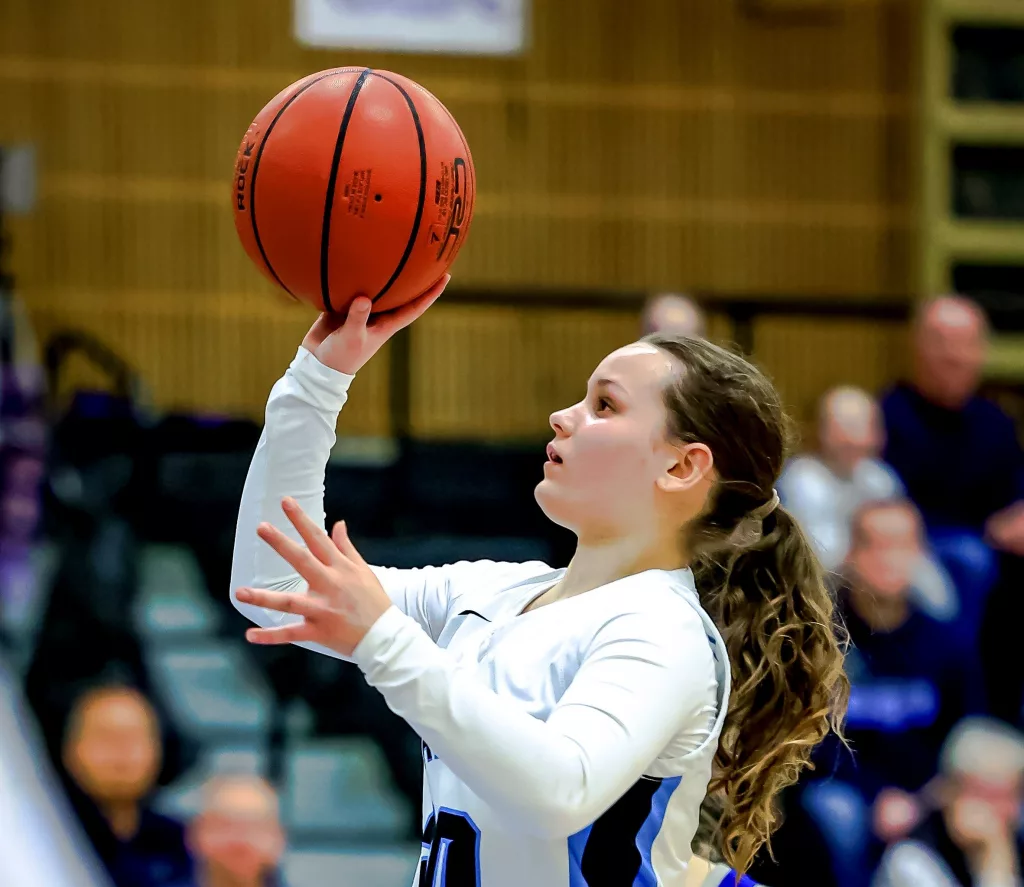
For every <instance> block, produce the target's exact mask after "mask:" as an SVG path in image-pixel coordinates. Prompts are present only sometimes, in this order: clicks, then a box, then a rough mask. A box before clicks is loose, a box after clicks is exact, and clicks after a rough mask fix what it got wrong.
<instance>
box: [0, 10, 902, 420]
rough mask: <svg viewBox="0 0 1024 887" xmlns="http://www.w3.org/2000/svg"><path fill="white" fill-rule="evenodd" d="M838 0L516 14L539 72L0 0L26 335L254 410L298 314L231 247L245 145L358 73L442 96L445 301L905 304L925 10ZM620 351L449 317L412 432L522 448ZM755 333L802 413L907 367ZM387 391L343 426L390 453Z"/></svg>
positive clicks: (591, 323)
mask: <svg viewBox="0 0 1024 887" xmlns="http://www.w3.org/2000/svg"><path fill="white" fill-rule="evenodd" d="M830 5H831V6H832V7H833V8H834V11H833V12H831V13H826V14H822V15H811V16H806V17H805V16H798V17H772V16H763V15H762V16H755V15H751V14H750V13H749V12H744V11H742V9H741V7H743V6H744V4H743V3H742V2H741V0H633V2H631V3H622V2H621V0H533V26H532V47H531V49H530V51H529V52H528V53H526V54H525V55H523V56H522V57H519V58H513V59H479V58H460V57H449V56H415V55H411V56H393V55H391V56H382V55H379V54H372V53H365V52H354V51H353V52H344V53H342V52H325V51H310V50H305V49H302V48H300V47H299V46H298V45H297V44H296V43H295V42H294V41H293V39H292V36H291V34H292V31H291V4H290V2H287V0H274V2H265V3H251V2H242V0H215V2H211V0H175V2H173V3H167V2H158V0H89V2H83V0H45V2H40V0H5V2H3V3H0V108H2V113H0V141H3V142H6V141H26V140H31V141H33V142H35V143H36V144H37V146H38V148H39V159H40V172H41V178H40V201H39V205H38V207H37V209H36V211H35V213H34V214H33V215H32V216H30V217H27V218H24V219H16V220H14V221H13V222H12V224H11V226H10V227H11V233H12V234H13V236H14V238H15V241H14V242H15V246H14V251H13V262H14V267H15V270H16V273H17V277H18V281H19V287H20V289H21V291H22V293H23V295H24V298H25V300H26V302H27V304H28V306H29V309H30V311H31V314H32V316H33V318H34V319H35V321H36V323H37V325H38V329H39V332H40V334H41V335H42V336H43V337H45V336H46V335H47V334H48V333H49V332H50V331H52V330H54V329H56V328H58V327H62V326H76V327H84V328H87V329H90V330H94V331H96V332H98V333H99V334H100V335H101V336H102V337H103V338H104V339H105V340H107V341H108V342H110V343H111V344H112V345H113V346H114V347H115V348H116V349H117V350H119V351H120V352H121V353H123V354H125V355H126V356H127V357H128V358H129V359H130V360H131V361H133V362H134V363H135V364H136V365H137V366H138V367H139V368H140V370H141V371H142V373H143V375H144V377H145V379H146V380H147V382H148V383H149V385H150V386H151V388H152V391H153V393H154V397H155V399H156V401H157V403H158V404H159V405H161V406H163V407H175V408H187V409H202V410H215V411H224V412H241V413H245V414H249V415H253V416H258V415H259V414H260V412H261V410H262V405H263V403H264V400H265V396H266V393H267V390H268V388H269V386H270V385H271V384H272V382H273V380H274V379H275V378H276V377H277V375H278V374H279V373H280V371H281V369H282V368H283V366H284V365H285V363H286V362H287V360H288V359H289V357H290V355H291V354H292V353H293V351H294V349H295V347H296V345H297V343H298V341H299V339H300V337H301V333H302V331H303V329H304V328H305V326H306V325H307V323H308V322H309V320H310V317H309V315H308V314H307V313H306V312H305V311H304V310H302V309H299V308H296V307H295V306H292V305H290V304H286V303H285V302H283V301H282V300H281V299H280V298H279V297H277V296H276V295H275V294H273V293H272V292H271V290H270V288H269V286H268V285H266V284H264V282H263V280H262V278H261V277H260V276H259V275H258V273H257V272H256V271H255V269H254V268H253V267H251V265H250V264H249V262H248V260H247V259H246V258H245V256H244V254H243V252H242V249H241V247H240V246H239V245H238V243H237V240H236V237H235V233H234V229H233V223H232V219H231V210H230V200H229V184H230V177H231V167H232V163H233V160H234V155H235V151H236V148H237V145H238V142H239V139H240V138H241V136H242V133H243V132H244V131H245V128H246V126H247V125H248V123H249V122H250V120H251V119H252V117H253V116H254V115H255V114H256V112H257V111H258V110H259V109H260V107H262V105H263V104H264V103H265V102H266V101H267V100H268V99H269V98H270V97H271V96H272V95H274V94H275V93H276V92H277V91H278V90H279V89H280V88H282V87H284V86H285V85H287V84H288V83H289V82H291V81H293V80H295V79H297V78H298V77H300V76H302V75H304V74H306V73H308V72H310V71H314V70H318V69H321V68H326V67H330V66H334V65H339V64H343V63H344V64H351V63H366V64H368V65H371V66H375V67H382V68H392V69H397V70H400V71H401V72H403V73H405V74H407V75H409V76H411V77H413V78H414V79H417V80H419V81H421V82H422V83H423V84H424V85H426V86H427V87H428V88H429V89H431V90H433V91H434V92H435V93H436V94H437V95H438V96H439V97H440V98H441V99H442V100H443V101H444V102H445V103H446V104H447V105H448V106H449V108H450V109H451V110H452V112H453V113H454V114H455V116H456V117H457V118H458V119H459V121H460V122H461V124H462V126H463V129H464V130H465V132H466V134H467V137H468V139H469V141H470V144H471V146H472V148H473V152H474V157H475V160H476V164H477V170H478V177H479V183H480V195H479V202H478V208H477V216H476V220H475V222H474V230H473V232H472V234H471V236H470V241H469V245H468V246H467V248H466V249H465V250H464V251H463V253H462V256H461V257H460V260H459V263H458V264H457V266H456V269H455V283H454V284H453V286H459V287H462V288H466V289H473V290H480V291H486V290H489V289H502V290H515V289H520V288H533V287H543V288H545V289H549V290H550V289H562V288H564V289H571V290H574V291H580V292H586V291H587V290H594V289H600V290H630V291H643V290H648V289H657V288H662V287H672V288H686V289H692V290H697V291H701V292H704V293H707V294H709V296H710V297H712V298H713V297H714V296H715V295H716V294H725V295H728V294H735V293H743V294H752V295H754V296H757V297H763V298H765V299H770V298H772V296H773V295H779V294H786V295H790V296H794V295H795V296H818V295H823V294H827V295H829V296H836V297H838V298H845V299H849V300H858V299H869V300H870V299H874V298H880V297H884V296H887V295H888V296H891V295H894V294H905V293H907V292H908V291H909V289H910V282H911V280H912V269H911V268H909V267H908V262H909V256H910V255H911V254H912V250H911V249H910V239H911V237H912V236H913V230H912V226H911V220H912V218H913V213H912V203H913V195H912V194H911V193H910V183H911V182H912V181H913V176H912V175H911V174H910V170H909V163H910V159H911V157H912V156H913V150H912V144H911V132H912V121H911V101H910V97H911V93H912V88H913V87H912V83H911V76H910V72H912V71H913V70H914V65H915V63H914V61H913V58H912V50H913V43H914V39H913V35H914V33H915V21H916V18H915V16H916V11H915V10H916V3H915V2H914V0H888V2H887V0H842V2H840V0H836V2H834V3H832V4H830ZM715 330H716V332H719V333H725V334H726V335H727V334H728V328H727V327H726V326H724V325H723V324H722V323H721V322H718V321H716V325H715ZM635 332H636V322H635V319H634V318H633V317H631V316H629V315H628V314H623V313H621V312H617V313H616V312H606V311H602V310H601V309H598V308H588V309H584V310H578V311H577V310H564V309H563V310H550V311H547V310H539V309H532V308H524V309H510V308H502V309H498V308H493V309H487V308H476V307H472V306H462V305H458V306H454V305H450V306H444V305H443V303H442V304H441V305H439V306H438V307H437V308H435V309H434V311H433V312H432V313H431V315H428V317H427V318H425V319H424V320H423V321H422V322H421V323H420V324H418V325H417V328H416V329H415V331H414V334H413V343H412V349H411V360H412V380H413V388H412V392H411V397H412V405H411V406H412V418H413V428H414V430H415V431H416V432H417V433H419V434H423V435H440V436H445V435H474V434H481V433H482V434H485V435H490V436H508V435H511V436H520V435H527V434H531V433H536V432H537V431H538V430H539V425H540V424H541V423H543V420H544V417H545V416H546V414H547V412H548V411H549V410H550V409H551V408H552V407H554V406H557V405H559V404H561V403H564V402H565V401H566V399H567V398H572V397H576V396H578V394H579V391H580V390H581V388H582V383H583V380H584V379H585V377H586V374H587V373H588V372H589V371H590V369H591V367H592V365H593V363H594V361H595V360H596V359H597V358H598V357H599V356H600V355H602V354H603V353H604V352H606V351H607V350H609V349H610V348H612V347H614V346H616V345H618V344H619V343H621V342H624V341H628V340H629V339H630V338H631V337H633V336H634V334H635ZM754 332H755V335H754V343H755V351H756V355H757V357H758V358H759V359H760V360H762V361H763V362H764V363H765V364H766V365H767V366H768V368H769V369H770V370H771V371H772V372H773V373H774V375H775V376H776V378H777V379H778V380H779V382H780V384H781V385H782V386H783V388H784V391H785V394H786V396H787V399H788V400H789V401H790V402H791V403H792V404H793V405H794V406H795V407H796V409H797V411H798V412H799V413H806V411H807V409H808V408H809V407H810V404H811V403H812V402H813V400H814V398H815V396H816V395H817V394H818V393H819V392H820V390H821V389H822V388H823V387H824V385H826V384H828V383H831V382H836V381H850V382H860V383H863V384H867V385H870V386H877V385H879V384H881V383H883V382H885V381H887V380H888V379H890V378H891V377H892V376H893V375H894V374H895V373H896V372H897V371H898V369H899V365H900V364H899V361H900V358H899V357H898V348H897V347H895V346H897V344H898V342H899V336H900V334H901V331H900V329H899V328H898V325H895V324H891V323H890V324H885V323H876V322H867V321H844V320H835V319H833V320H826V319H813V318H812V319H807V318H804V319H798V318H794V319H786V318H774V319H771V320H764V321H760V322H758V323H757V324H756V325H755V331H754ZM387 374H388V363H387V361H386V360H378V361H375V362H374V363H373V364H371V366H370V368H368V369H367V370H366V371H365V372H364V373H363V374H362V378H361V380H360V381H359V382H358V383H357V386H358V387H357V396H355V397H354V398H353V401H352V403H351V405H350V406H349V408H348V410H347V414H346V416H347V418H346V420H345V422H344V427H345V428H346V429H347V430H349V431H350V432H352V433H366V434H380V433H386V432H387V431H388V430H389V424H388V423H389V418H388V408H387V392H388V386H389V380H388V378H387ZM540 433H543V431H542V430H540Z"/></svg>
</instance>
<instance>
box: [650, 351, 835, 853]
mask: <svg viewBox="0 0 1024 887" xmlns="http://www.w3.org/2000/svg"><path fill="white" fill-rule="evenodd" d="M643 341H645V342H647V343H649V344H651V345H654V346H656V347H657V348H660V349H661V350H662V351H664V352H666V353H667V354H669V355H671V356H672V357H673V358H674V359H675V362H676V364H677V366H678V372H676V373H675V374H674V376H673V378H672V380H671V382H669V384H668V385H667V386H666V388H665V392H664V398H665V405H666V407H667V411H668V416H669V419H668V425H669V427H668V433H669V435H670V436H671V437H672V438H673V439H674V440H678V441H680V442H684V443H696V442H700V443H704V444H706V445H707V446H708V447H709V448H710V450H711V452H712V455H713V459H714V470H715V474H716V483H715V485H714V487H713V488H712V492H711V495H710V496H709V499H708V503H707V505H706V506H705V508H704V510H703V511H702V513H701V514H700V515H698V516H697V517H696V518H695V519H694V520H693V521H691V522H690V523H689V524H688V525H687V526H686V527H685V528H684V536H685V538H684V540H683V541H684V544H685V548H686V551H687V552H688V553H689V555H690V557H691V566H692V568H693V573H694V578H695V580H696V586H697V592H698V594H699V596H700V599H701V602H702V604H703V606H704V608H705V609H706V610H707V611H708V613H709V614H710V615H711V617H712V618H713V619H714V620H715V622H716V624H717V625H718V628H719V630H720V631H721V633H722V637H723V639H724V640H725V645H726V648H727V649H728V652H729V660H730V665H731V668H732V694H731V696H730V699H729V711H728V715H727V717H726V721H725V726H724V728H723V730H722V735H721V739H720V740H719V747H718V751H717V754H716V756H715V764H714V769H713V772H712V778H711V785H710V786H709V789H708V798H707V801H706V802H705V809H704V810H703V811H702V817H703V820H704V824H705V826H706V825H707V823H708V822H709V821H711V822H713V824H714V829H713V831H714V832H715V834H714V839H715V840H714V845H717V846H715V847H714V849H716V850H717V851H718V852H719V853H720V854H721V856H722V858H724V860H725V861H726V862H727V863H728V864H729V865H731V866H732V867H733V868H734V869H735V870H736V871H737V872H739V873H743V872H745V871H746V870H747V869H748V868H749V867H750V865H751V863H752V861H753V859H754V856H755V855H756V854H757V852H758V851H759V850H760V849H761V848H762V847H763V846H765V845H767V846H768V849H769V851H770V849H771V847H770V838H771V833H772V830H773V829H774V828H775V826H776V825H777V824H778V812H777V809H776V800H777V797H778V794H779V792H780V791H782V789H784V788H785V787H786V786H789V785H792V784H793V783H794V782H796V780H797V778H798V777H799V776H800V773H801V771H802V770H803V769H805V768H807V767H810V766H812V765H811V763H810V756H811V751H812V750H813V748H814V746H815V745H817V744H818V743H819V742H820V741H821V740H822V739H823V738H824V737H825V736H826V734H827V733H828V732H829V731H830V730H832V731H835V732H836V733H837V734H839V735H840V736H841V730H840V727H841V721H842V718H843V716H844V714H845V711H846V702H847V698H848V696H849V681H848V679H847V677H846V674H845V672H844V671H843V653H844V644H845V635H844V632H843V629H842V627H841V625H840V623H839V621H838V617H837V616H836V613H835V605H834V599H833V596H832V593H831V591H830V590H829V587H828V585H827V584H826V582H825V574H824V571H823V569H822V567H821V564H820V562H819V561H818V557H817V555H816V554H815V552H814V549H813V548H812V547H811V545H810V543H809V542H808V540H807V538H806V537H805V536H804V533H803V531H802V530H801V529H800V526H799V525H798V524H797V522H796V520H795V519H794V518H793V516H792V515H791V514H790V513H789V512H788V511H786V509H785V508H783V507H782V506H778V507H776V508H774V509H772V510H770V512H769V513H768V514H767V516H766V517H764V519H763V521H762V520H761V519H760V515H762V514H764V513H765V512H766V511H769V509H770V505H769V503H770V502H771V501H772V497H773V496H774V495H775V493H774V486H775V481H776V479H777V478H778V476H779V474H780V472H781V471H782V466H783V462H784V461H785V458H786V451H787V445H788V442H789V439H790V435H789V422H788V420H787V418H786V414H785V412H784V410H783V408H782V404H781V401H780V398H779V395H778V392H777V391H776V390H775V387H774V386H773V385H772V383H771V382H770V381H769V380H768V378H767V377H766V376H765V375H764V374H763V373H762V372H761V371H760V370H758V369H757V368H756V367H755V366H754V365H753V364H751V363H749V362H748V361H746V360H744V359H743V358H742V357H740V356H739V355H737V354H733V353H732V352H730V351H727V350H726V349H724V348H721V347H719V346H717V345H714V344H712V343H710V342H708V341H705V340H703V339H696V338H686V337H678V336H665V335H660V334H655V335H651V336H647V337H645V338H644V340H643ZM751 521H753V522H754V523H753V528H754V529H753V532H751Z"/></svg>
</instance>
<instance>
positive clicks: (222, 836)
mask: <svg viewBox="0 0 1024 887" xmlns="http://www.w3.org/2000/svg"><path fill="white" fill-rule="evenodd" d="M204 794H205V801H204V804H203V809H202V812H201V813H200V814H199V815H198V816H197V817H196V818H195V819H194V820H193V821H192V824H191V825H190V826H189V829H188V845H189V848H190V849H191V851H192V856H193V859H194V862H195V870H194V874H193V875H192V877H191V878H190V879H189V880H187V881H182V882H181V883H180V884H176V885H175V887H281V885H282V884H283V882H282V880H281V878H280V876H279V874H278V866H279V865H280V862H281V857H282V855H283V854H284V845H285V839H284V831H283V830H282V828H281V822H280V819H279V818H278V804H277V794H276V793H275V792H274V790H273V789H272V788H271V787H270V785H268V784H267V783H266V782H265V781H264V780H262V779H260V778H258V777H255V776H230V777H216V778H214V779H212V780H211V781H210V782H209V783H208V784H207V786H206V787H205V792H204Z"/></svg>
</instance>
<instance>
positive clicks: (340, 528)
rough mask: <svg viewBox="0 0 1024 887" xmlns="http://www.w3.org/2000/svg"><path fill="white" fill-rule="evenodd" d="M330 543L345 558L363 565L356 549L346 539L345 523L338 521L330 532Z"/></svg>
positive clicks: (363, 562) (361, 557)
mask: <svg viewBox="0 0 1024 887" xmlns="http://www.w3.org/2000/svg"><path fill="white" fill-rule="evenodd" d="M331 541H332V542H333V543H334V544H335V545H336V546H337V548H338V551H340V552H341V553H342V554H343V555H345V557H347V558H348V559H349V560H350V561H354V562H355V563H357V564H365V563H366V561H364V560H363V556H362V555H361V554H360V553H359V552H358V550H357V549H356V547H355V546H354V545H353V544H352V540H351V539H349V537H348V526H347V525H346V524H345V521H343V520H340V521H338V522H337V523H336V524H335V525H334V528H333V529H332V530H331Z"/></svg>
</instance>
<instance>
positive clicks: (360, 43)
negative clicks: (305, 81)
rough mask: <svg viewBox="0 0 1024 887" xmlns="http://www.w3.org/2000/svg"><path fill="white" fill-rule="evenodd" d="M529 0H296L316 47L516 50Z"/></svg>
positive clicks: (298, 21) (301, 28)
mask: <svg viewBox="0 0 1024 887" xmlns="http://www.w3.org/2000/svg"><path fill="white" fill-rule="evenodd" d="M528 5H529V0H295V33H296V36H297V37H298V39H299V41H300V42H302V43H306V44H309V45H310V46H330V47H353V48H360V49H378V50H400V51H401V50H404V51H408V52H452V53H468V54H473V55H510V54H513V53H517V52H521V51H522V49H523V47H524V46H525V43H526V23H527V13H528Z"/></svg>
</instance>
